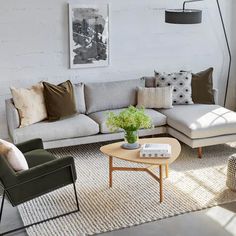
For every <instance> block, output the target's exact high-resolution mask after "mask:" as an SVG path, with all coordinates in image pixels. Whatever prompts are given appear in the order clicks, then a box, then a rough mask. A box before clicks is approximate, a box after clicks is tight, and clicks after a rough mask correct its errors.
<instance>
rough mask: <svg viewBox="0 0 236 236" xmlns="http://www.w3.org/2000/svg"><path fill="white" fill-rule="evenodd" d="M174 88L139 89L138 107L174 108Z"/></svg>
mask: <svg viewBox="0 0 236 236" xmlns="http://www.w3.org/2000/svg"><path fill="white" fill-rule="evenodd" d="M172 91H173V87H172V86H168V87H160V88H141V87H139V88H138V104H137V107H144V108H172V107H173V106H172Z"/></svg>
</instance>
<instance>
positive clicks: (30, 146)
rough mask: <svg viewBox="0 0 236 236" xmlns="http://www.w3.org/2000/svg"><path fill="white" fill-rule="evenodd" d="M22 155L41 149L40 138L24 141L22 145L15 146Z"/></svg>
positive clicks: (41, 142)
mask: <svg viewBox="0 0 236 236" xmlns="http://www.w3.org/2000/svg"><path fill="white" fill-rule="evenodd" d="M16 146H17V148H19V149H20V150H21V151H22V152H23V153H25V152H29V151H32V150H35V149H43V141H42V139H40V138H37V139H32V140H29V141H25V142H23V143H19V144H17V145H16Z"/></svg>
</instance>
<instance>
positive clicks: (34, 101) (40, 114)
mask: <svg viewBox="0 0 236 236" xmlns="http://www.w3.org/2000/svg"><path fill="white" fill-rule="evenodd" d="M11 93H12V97H13V101H14V104H15V107H16V108H17V109H18V111H19V116H20V127H21V128H22V127H25V126H27V125H31V124H34V123H37V122H39V121H42V120H45V119H46V118H47V110H46V105H45V101H44V95H43V84H42V83H39V84H36V85H34V86H32V87H31V88H26V89H25V88H14V87H11Z"/></svg>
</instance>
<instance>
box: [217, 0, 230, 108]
mask: <svg viewBox="0 0 236 236" xmlns="http://www.w3.org/2000/svg"><path fill="white" fill-rule="evenodd" d="M216 3H217V7H218V11H219V14H220V20H221V24H222V28H223V31H224V37H225V41H226V45H227V50H228V54H229V67H228V74H227V81H226V88H225V98H224V106H225V105H226V101H227V93H228V88H229V78H230V71H231V63H232V54H231V50H230V46H229V40H228V36H227V32H226V28H225V23H224V19H223V16H222V12H221V8H220V3H219V0H216Z"/></svg>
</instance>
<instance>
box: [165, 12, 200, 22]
mask: <svg viewBox="0 0 236 236" xmlns="http://www.w3.org/2000/svg"><path fill="white" fill-rule="evenodd" d="M165 22H166V23H170V24H199V23H201V22H202V11H201V10H195V9H185V10H183V9H174V10H166V11H165Z"/></svg>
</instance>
